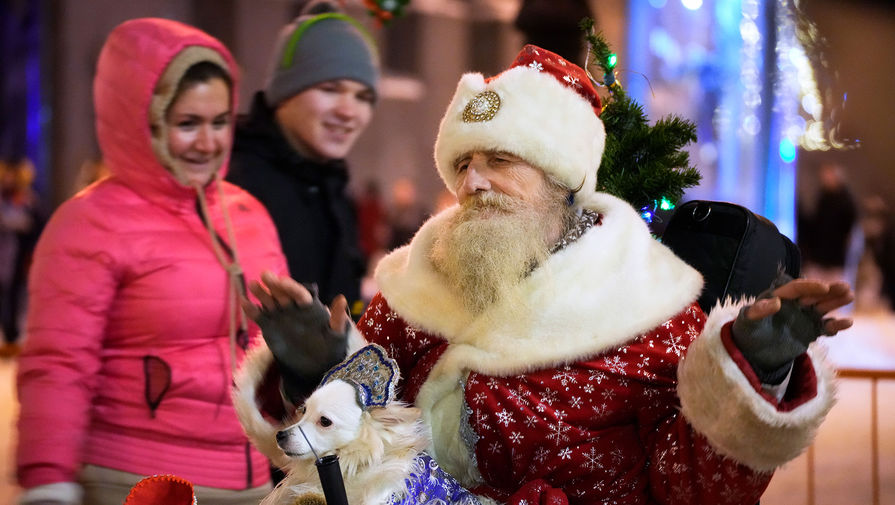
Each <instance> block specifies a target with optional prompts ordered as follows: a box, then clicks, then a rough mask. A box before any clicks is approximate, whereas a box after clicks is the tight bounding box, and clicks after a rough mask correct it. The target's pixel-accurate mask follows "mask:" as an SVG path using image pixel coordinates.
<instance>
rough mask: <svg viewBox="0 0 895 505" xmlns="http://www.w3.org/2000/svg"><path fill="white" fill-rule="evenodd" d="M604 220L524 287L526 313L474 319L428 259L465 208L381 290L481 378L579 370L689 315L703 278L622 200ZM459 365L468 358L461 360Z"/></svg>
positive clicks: (416, 248)
mask: <svg viewBox="0 0 895 505" xmlns="http://www.w3.org/2000/svg"><path fill="white" fill-rule="evenodd" d="M585 206H586V207H587V208H590V209H593V210H595V211H597V212H599V213H600V214H602V215H603V218H602V224H601V225H599V226H595V227H593V228H591V229H590V230H589V231H588V232H587V233H585V234H584V236H582V237H581V238H580V239H579V240H578V241H577V242H575V243H573V244H571V245H569V246H567V247H566V248H564V249H562V250H560V251H558V252H557V253H555V254H553V255H552V256H551V257H550V258H549V259H548V260H547V261H546V262H545V263H544V264H543V265H541V266H540V267H538V268H537V269H536V270H535V271H534V272H533V273H532V274H531V275H530V276H529V277H528V278H527V279H526V280H524V281H523V282H522V283H520V284H519V286H518V292H517V293H514V294H515V295H516V296H511V297H508V299H515V300H524V303H523V304H521V305H522V306H519V305H520V304H517V305H515V306H514V305H511V304H509V303H499V304H497V305H495V306H494V307H492V308H490V309H488V310H487V311H486V312H485V313H483V314H481V315H479V316H477V317H472V316H471V315H470V314H469V313H467V312H466V310H465V309H464V307H463V304H462V303H461V300H460V299H459V298H458V297H457V295H456V294H455V292H454V291H453V290H452V289H451V288H450V286H448V285H447V284H446V282H445V279H444V277H443V276H441V274H439V273H438V272H436V271H435V270H434V269H433V267H432V265H431V263H430V262H429V260H428V258H427V255H428V252H429V250H430V248H431V245H432V243H433V241H434V238H435V237H436V236H437V233H438V231H439V230H440V229H441V228H442V226H444V223H445V222H446V221H447V219H448V217H449V216H450V215H451V214H452V213H453V212H456V210H457V207H453V208H451V209H448V210H446V211H444V212H442V213H440V214H438V215H436V216H434V217H433V218H431V219H430V220H429V221H427V222H426V223H425V224H424V225H423V227H422V228H420V230H419V232H418V233H417V234H416V236H415V237H414V238H413V241H412V242H411V243H410V244H409V245H407V246H405V247H402V248H400V249H398V250H396V251H394V252H393V253H392V254H390V255H388V256H387V257H385V258H384V259H383V260H382V262H381V263H380V264H379V267H378V268H377V270H376V280H377V281H378V283H379V287H380V289H381V290H382V294H383V296H384V297H385V299H386V300H387V301H388V303H389V305H390V306H391V308H392V309H393V310H395V311H396V312H397V313H398V314H399V315H400V316H401V317H402V318H404V320H405V321H407V322H408V323H409V324H411V325H413V326H415V327H418V328H420V329H423V330H425V331H428V332H430V333H433V334H436V335H440V336H442V337H444V338H445V339H447V340H448V341H449V342H450V343H451V344H454V346H453V347H454V350H455V351H459V350H460V349H461V348H462V349H463V352H461V353H460V354H462V355H463V361H464V362H465V365H466V366H467V367H469V368H471V369H474V370H477V371H479V372H483V373H487V374H500V375H503V374H507V373H521V372H524V371H529V370H535V369H540V368H543V367H546V366H552V365H557V364H561V363H566V362H571V361H578V360H581V359H583V358H586V357H588V356H593V355H596V354H598V353H600V352H601V351H603V350H605V349H609V348H612V347H616V346H619V345H621V344H623V343H624V342H626V341H628V340H629V339H631V338H633V337H635V336H636V335H638V334H640V333H642V332H645V331H647V330H650V329H652V328H654V327H656V326H658V325H659V324H661V323H662V322H664V321H666V320H667V319H669V318H670V317H671V316H673V315H674V314H676V313H678V312H680V311H681V310H682V309H683V308H684V307H685V306H686V305H687V304H689V303H691V302H692V301H693V300H695V299H696V297H697V296H698V295H699V293H700V290H701V289H702V277H701V275H700V274H699V273H698V272H696V271H695V270H694V269H693V268H691V267H690V266H688V265H687V264H686V263H684V262H683V261H682V260H680V259H679V258H677V256H675V255H674V254H673V253H672V252H671V251H670V250H669V249H668V248H666V247H665V246H663V245H662V244H660V243H659V242H658V241H657V240H655V239H654V238H653V237H652V236H651V235H650V233H649V230H648V228H647V226H646V224H645V223H644V222H643V220H642V219H641V218H640V216H639V215H638V214H637V212H636V211H635V210H634V209H633V208H631V206H630V205H628V204H627V203H625V202H623V201H622V200H620V199H618V198H615V197H613V196H610V195H608V194H597V195H595V196H592V197H591V198H590V201H589V202H587V204H586V205H585ZM458 357H459V356H458Z"/></svg>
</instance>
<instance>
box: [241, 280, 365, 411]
mask: <svg viewBox="0 0 895 505" xmlns="http://www.w3.org/2000/svg"><path fill="white" fill-rule="evenodd" d="M311 293H312V296H313V299H312V300H311V303H310V304H309V305H302V306H299V305H297V304H296V303H295V302H292V303H290V304H289V305H286V306H283V307H279V308H277V309H274V310H264V309H262V310H261V313H260V314H259V315H258V317H257V318H256V320H255V322H256V323H258V326H260V327H261V335H262V336H263V337H264V341H265V342H267V347H268V348H270V351H271V353H272V354H273V357H274V359H275V360H276V363H277V368H278V369H279V371H280V376H281V377H282V380H283V393H284V394H285V395H286V398H287V399H288V400H289V401H290V402H292V403H293V404H294V405H299V404H301V403H302V402H303V401H304V399H305V398H307V397H308V396H309V395H310V394H311V393H312V392H313V391H314V389H316V388H317V385H318V384H320V381H321V380H322V379H323V376H324V374H326V372H327V371H328V370H329V369H330V368H332V367H333V366H335V365H337V364H339V362H340V361H342V360H343V359H344V358H345V354H346V353H347V349H348V329H349V324H350V322H349V323H347V324H346V325H345V328H344V330H343V331H342V332H341V333H338V332H336V331H334V330H333V329H332V328H330V326H329V312H328V311H327V309H326V307H325V306H324V305H323V303H321V302H320V299H319V298H318V297H317V293H316V292H315V290H311ZM349 321H350V318H349Z"/></svg>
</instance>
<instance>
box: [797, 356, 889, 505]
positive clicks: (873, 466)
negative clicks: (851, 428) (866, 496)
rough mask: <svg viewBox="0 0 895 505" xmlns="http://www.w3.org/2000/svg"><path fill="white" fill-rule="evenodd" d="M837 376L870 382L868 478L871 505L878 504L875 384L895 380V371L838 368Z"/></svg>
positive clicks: (810, 499) (811, 466)
mask: <svg viewBox="0 0 895 505" xmlns="http://www.w3.org/2000/svg"><path fill="white" fill-rule="evenodd" d="M836 372H837V375H838V376H839V377H840V378H843V379H868V380H870V478H871V489H872V496H873V501H872V503H873V505H879V504H880V501H879V500H880V497H879V495H880V490H879V406H878V402H879V398H878V397H877V383H878V382H879V380H880V379H883V380H885V379H889V380H895V370H881V369H867V368H839V369H837V371H836ZM807 457H808V505H814V446H813V445H812V446H811V447H809V448H808V456H807Z"/></svg>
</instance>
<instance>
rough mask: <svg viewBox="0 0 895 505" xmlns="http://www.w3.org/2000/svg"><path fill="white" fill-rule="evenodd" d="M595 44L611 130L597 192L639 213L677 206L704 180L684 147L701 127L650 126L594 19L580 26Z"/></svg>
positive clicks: (670, 122) (662, 122)
mask: <svg viewBox="0 0 895 505" xmlns="http://www.w3.org/2000/svg"><path fill="white" fill-rule="evenodd" d="M580 26H581V29H582V30H583V31H584V33H585V38H586V39H587V41H588V43H589V44H590V54H591V56H592V58H593V62H594V63H593V65H594V66H596V67H597V68H599V69H600V70H601V72H602V75H601V76H600V78H597V77H594V80H595V81H596V82H597V84H599V85H600V86H603V87H605V88H606V89H608V90H609V96H608V97H606V98H605V99H604V106H603V112H602V114H601V116H600V118H601V119H602V120H603V125H604V127H605V129H606V148H605V151H604V153H603V160H602V162H601V164H600V171H599V177H598V181H599V182H598V183H597V190H598V191H604V192H607V193H610V194H612V195H615V196H617V197H619V198H622V199H623V200H625V201H627V202H628V203H630V204H631V205H632V206H634V208H636V209H644V208H647V209H649V210H655V208H656V207H657V206H658V205H659V202H661V201H662V199H663V198H664V199H667V200H669V201H670V202H672V203H673V204H675V205H676V204H677V203H678V201H680V199H681V198H682V197H683V195H684V190H685V189H686V188H689V187H693V186H696V185H698V184H699V181H700V179H701V177H702V176H701V175H700V174H699V171H698V170H696V168H694V167H692V166H690V155H689V154H688V153H687V152H686V151H684V150H683V149H684V147H686V146H687V144H689V143H690V142H695V141H696V125H695V124H694V123H693V122H692V121H689V120H687V119H684V118H681V117H678V116H674V115H672V116H667V117H664V118H661V119H659V120H658V121H657V122H656V124H655V125H653V126H650V125H649V123H648V118H647V117H646V114H645V113H644V112H643V107H642V106H641V105H640V104H638V103H637V102H635V101H634V100H632V99H631V98H629V97H628V96H627V94H626V93H625V91H624V89H623V88H622V86H621V83H619V82H618V80H617V79H616V76H615V67H616V56H615V54H614V53H613V52H612V48H611V47H609V44H608V43H607V42H606V39H605V38H604V37H603V35H602V33H596V32H595V31H594V22H593V20H592V19H590V18H585V19H583V20H582V21H581V24H580Z"/></svg>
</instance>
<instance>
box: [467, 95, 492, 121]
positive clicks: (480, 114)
mask: <svg viewBox="0 0 895 505" xmlns="http://www.w3.org/2000/svg"><path fill="white" fill-rule="evenodd" d="M498 109H500V97H499V96H498V95H497V93H495V92H493V91H490V90H489V91H482V92H481V93H479V94H478V95H476V96H474V97H472V100H470V101H469V103H467V104H466V108H464V109H463V122H464V123H476V122H479V121H490V120H491V118H493V117H494V115H495V114H497V111H498Z"/></svg>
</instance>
